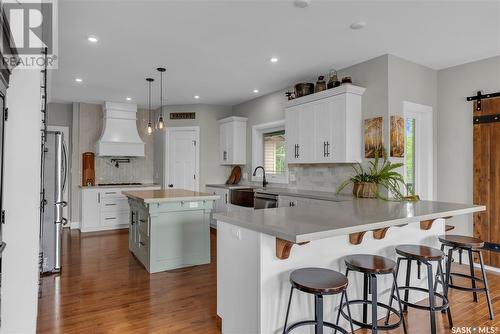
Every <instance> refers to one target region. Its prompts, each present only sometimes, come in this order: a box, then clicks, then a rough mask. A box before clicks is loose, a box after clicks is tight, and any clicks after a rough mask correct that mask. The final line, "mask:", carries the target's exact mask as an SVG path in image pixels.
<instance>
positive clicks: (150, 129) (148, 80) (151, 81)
mask: <svg viewBox="0 0 500 334" xmlns="http://www.w3.org/2000/svg"><path fill="white" fill-rule="evenodd" d="M146 81H147V82H148V85H149V99H148V106H149V107H148V111H149V120H148V128H147V130H148V135H150V134H152V133H153V124H152V123H151V84H152V83H153V81H155V79H153V78H146Z"/></svg>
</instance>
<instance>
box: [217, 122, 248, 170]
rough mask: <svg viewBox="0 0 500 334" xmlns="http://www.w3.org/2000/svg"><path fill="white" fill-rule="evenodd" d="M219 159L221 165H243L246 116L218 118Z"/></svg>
mask: <svg viewBox="0 0 500 334" xmlns="http://www.w3.org/2000/svg"><path fill="white" fill-rule="evenodd" d="M219 136H220V139H219V161H220V164H221V165H244V164H246V157H247V118H246V117H236V116H232V117H227V118H224V119H221V120H219Z"/></svg>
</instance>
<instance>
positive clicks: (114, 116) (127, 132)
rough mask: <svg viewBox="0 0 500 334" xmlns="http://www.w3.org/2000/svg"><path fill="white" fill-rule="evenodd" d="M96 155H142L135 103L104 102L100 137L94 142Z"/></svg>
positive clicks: (141, 142) (142, 143)
mask: <svg viewBox="0 0 500 334" xmlns="http://www.w3.org/2000/svg"><path fill="white" fill-rule="evenodd" d="M96 154H97V155H98V156H119V157H143V156H144V142H143V141H142V140H141V137H139V133H138V132H137V105H136V104H130V103H116V102H105V103H104V117H103V128H102V134H101V138H99V140H98V141H97V144H96Z"/></svg>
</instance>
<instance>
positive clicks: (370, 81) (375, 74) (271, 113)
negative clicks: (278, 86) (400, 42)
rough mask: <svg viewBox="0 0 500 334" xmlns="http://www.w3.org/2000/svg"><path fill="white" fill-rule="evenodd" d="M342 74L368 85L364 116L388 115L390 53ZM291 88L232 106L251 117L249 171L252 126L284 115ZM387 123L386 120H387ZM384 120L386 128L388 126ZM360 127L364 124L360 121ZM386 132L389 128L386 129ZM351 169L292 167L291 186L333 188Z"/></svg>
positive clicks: (248, 134)
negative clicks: (293, 179)
mask: <svg viewBox="0 0 500 334" xmlns="http://www.w3.org/2000/svg"><path fill="white" fill-rule="evenodd" d="M338 73H339V76H340V77H342V76H351V77H352V78H353V83H354V84H356V85H359V86H363V87H366V88H367V90H366V92H365V93H364V95H363V104H362V114H363V119H365V118H371V117H377V116H383V117H384V119H387V115H388V56H387V55H384V56H380V57H377V58H374V59H371V60H368V61H365V62H363V63H360V64H357V65H354V66H351V67H348V68H345V69H342V70H340V71H338ZM286 90H288V89H285V90H282V91H278V92H275V93H272V94H269V95H265V96H262V97H259V98H256V99H253V100H251V101H248V102H245V103H242V104H239V105H236V106H234V107H233V114H234V115H235V116H244V117H248V127H247V166H246V168H243V169H244V172H245V171H248V172H250V169H251V166H250V165H251V162H252V126H254V125H256V124H261V123H267V122H271V121H276V120H282V119H284V117H285V111H284V103H285V102H286V97H285V92H286ZM385 123H387V122H385ZM385 123H384V127H386V126H387V125H386V124H385ZM360 126H361V124H360ZM384 131H385V132H384V133H387V129H384ZM360 149H361V148H360ZM351 171H352V169H351V168H350V166H349V165H345V164H336V165H329V166H318V167H310V166H304V167H290V174H291V175H293V176H294V177H295V181H291V182H290V183H289V186H290V187H296V188H302V189H315V190H325V191H334V190H335V189H336V188H337V187H338V186H339V185H340V183H341V182H342V181H344V180H345V179H347V178H348V177H349V176H350V174H351Z"/></svg>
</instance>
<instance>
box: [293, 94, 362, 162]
mask: <svg viewBox="0 0 500 334" xmlns="http://www.w3.org/2000/svg"><path fill="white" fill-rule="evenodd" d="M364 91H365V88H363V87H358V86H354V85H343V86H340V87H337V88H333V89H329V90H326V91H323V92H320V93H316V94H311V95H307V96H304V97H301V98H298V99H294V100H291V101H288V102H287V103H286V106H285V133H286V145H287V154H288V155H287V161H288V163H291V164H301V163H302V164H304V163H307V164H314V163H353V162H360V161H361V159H362V155H361V152H362V140H361V139H362V116H361V96H362V95H363V93H364Z"/></svg>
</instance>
